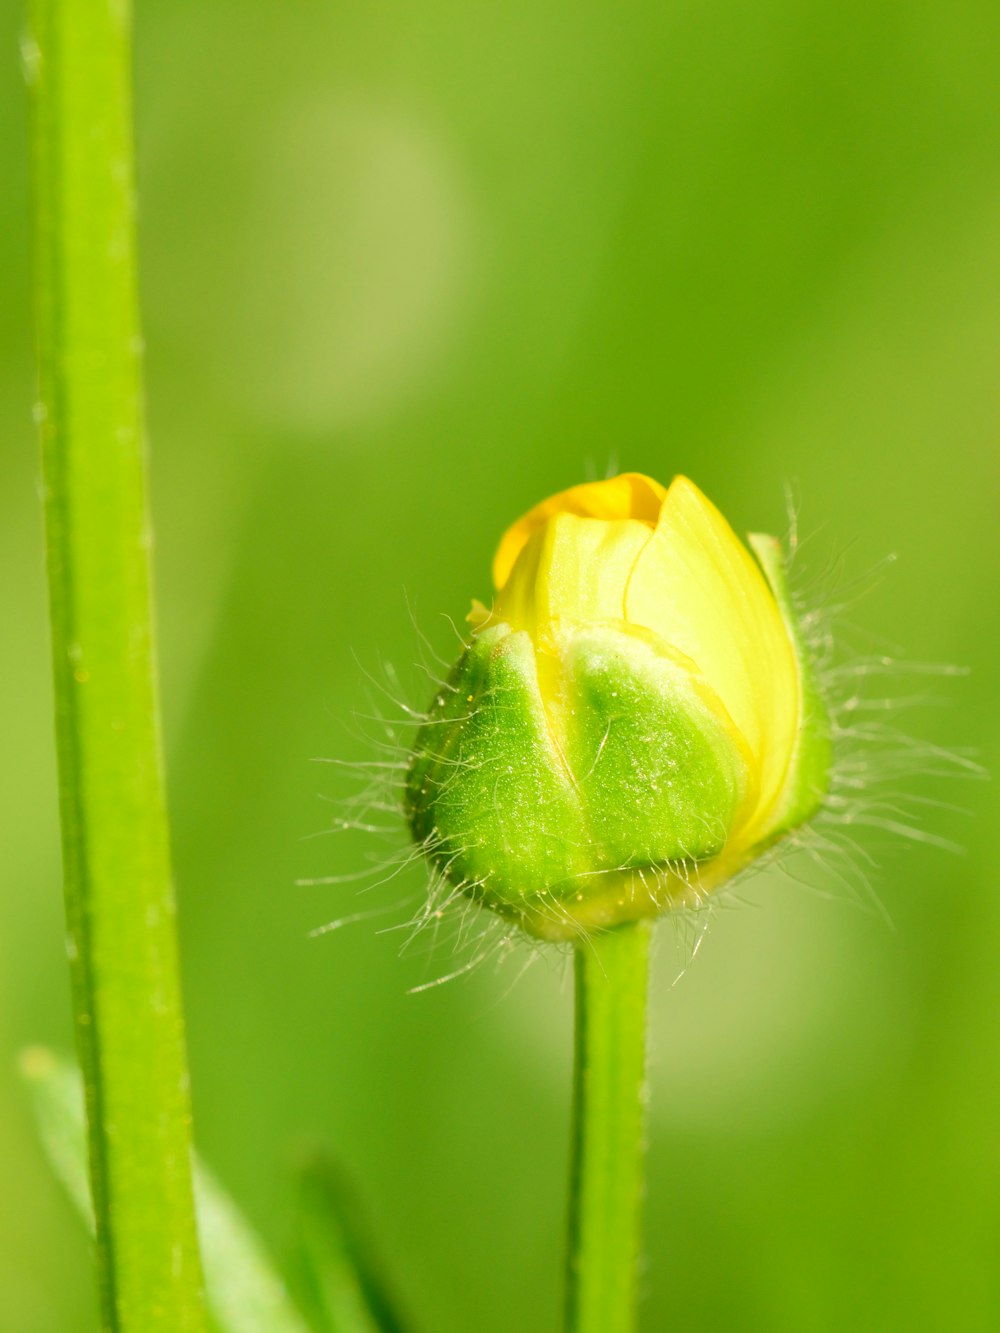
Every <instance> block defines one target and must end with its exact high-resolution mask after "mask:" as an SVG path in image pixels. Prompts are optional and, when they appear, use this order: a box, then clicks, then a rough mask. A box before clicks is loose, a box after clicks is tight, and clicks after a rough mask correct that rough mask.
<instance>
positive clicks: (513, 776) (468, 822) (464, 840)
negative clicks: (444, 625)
mask: <svg viewBox="0 0 1000 1333" xmlns="http://www.w3.org/2000/svg"><path fill="white" fill-rule="evenodd" d="M406 809H407V814H408V817H409V821H410V827H411V830H412V832H413V836H414V838H415V839H416V840H417V841H418V842H419V843H422V844H423V846H424V847H425V849H426V850H427V852H428V854H429V855H430V856H431V858H432V859H433V860H434V861H435V863H436V864H437V865H438V866H439V867H440V868H441V869H442V870H443V872H444V873H445V874H446V875H447V878H448V879H449V880H450V881H451V883H453V884H454V885H456V887H458V888H460V889H462V890H463V891H465V892H467V893H469V894H470V895H471V896H472V897H474V898H477V899H481V900H483V901H485V902H487V903H488V905H489V906H491V907H494V908H496V909H497V910H499V911H501V912H505V913H507V914H509V915H513V916H515V917H518V916H520V913H521V912H522V911H523V910H524V909H525V907H526V905H528V904H530V903H531V902H532V900H536V901H537V899H538V897H539V895H540V894H542V895H544V893H545V890H546V889H547V888H549V887H550V886H552V885H556V884H560V883H564V882H565V881H567V880H569V879H570V878H571V877H572V876H573V875H575V874H576V873H577V872H578V870H579V869H580V868H581V865H582V864H583V860H584V856H585V843H584V830H583V822H582V819H581V815H580V809H579V805H578V802H577V800H576V797H575V793H574V791H573V787H572V784H571V782H570V780H569V776H568V774H567V773H566V770H565V768H564V766H563V765H562V763H561V761H560V757H559V755H558V753H557V751H556V749H555V746H554V744H553V740H552V737H551V735H550V733H549V729H548V724H547V721H546V716H545V709H544V707H543V704H542V699H541V694H540V692H539V689H538V678H537V673H536V665H535V653H534V649H533V647H532V643H531V639H530V638H529V637H528V635H527V634H525V633H513V632H512V631H511V630H510V627H509V626H507V625H496V626H493V627H491V628H490V629H487V630H485V631H484V632H483V633H481V634H478V635H477V636H476V637H475V638H474V639H473V641H472V643H471V644H470V645H469V647H468V648H467V649H466V650H465V652H464V653H463V654H462V656H461V657H460V658H459V660H458V663H457V664H456V666H455V669H454V670H453V672H452V674H451V676H450V678H449V680H448V681H447V682H446V684H445V686H444V688H443V689H442V690H441V692H440V693H439V694H438V695H437V697H436V699H435V701H434V704H433V705H432V707H431V709H430V713H429V716H428V719H427V721H426V723H425V725H424V726H423V727H422V728H421V729H420V731H419V732H418V734H417V740H416V745H415V747H414V754H413V759H412V762H411V765H410V769H409V773H408V775H407V781H406Z"/></svg>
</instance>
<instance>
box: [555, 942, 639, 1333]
mask: <svg viewBox="0 0 1000 1333" xmlns="http://www.w3.org/2000/svg"><path fill="white" fill-rule="evenodd" d="M649 934H650V926H649V923H648V922H645V921H640V922H636V923H634V924H632V925H627V926H619V927H618V928H617V929H615V930H609V931H606V932H604V933H601V934H595V935H592V936H590V937H589V938H588V939H587V940H586V941H582V942H581V943H580V944H579V945H578V946H577V949H576V1061H575V1070H574V1093H573V1161H572V1175H571V1183H570V1228H569V1255H568V1272H567V1303H566V1326H567V1329H568V1330H569V1333H628V1330H631V1329H633V1328H634V1327H635V1286H636V1268H637V1263H638V1257H639V1243H640V1241H639V1235H640V1225H639V1224H640V1213H641V1205H642V1193H643V1185H642V1171H643V1154H644V1147H645V1141H644V1134H645V1130H644V1124H645V1101H646V1093H645V1084H646V1008H647V995H648V979H649Z"/></svg>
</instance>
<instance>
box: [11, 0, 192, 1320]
mask: <svg viewBox="0 0 1000 1333" xmlns="http://www.w3.org/2000/svg"><path fill="white" fill-rule="evenodd" d="M129 18H130V15H129V5H128V2H127V0H33V4H32V9H31V35H30V37H29V38H28V41H27V43H26V47H25V61H26V66H27V73H28V79H29V83H30V84H31V86H32V93H33V99H32V100H33V140H34V143H33V148H34V187H35V203H36V212H35V246H36V293H37V312H38V316H37V317H38V340H39V370H40V382H41V406H40V409H39V415H40V420H41V437H42V453H43V475H44V485H45V517H46V532H47V541H48V561H49V590H50V603H51V617H52V647H53V657H54V666H55V695H56V730H57V741H58V758H59V780H60V798H61V810H62V825H63V858H64V871H65V882H66V912H67V918H68V927H69V944H68V947H69V954H70V964H71V970H72V980H73V1003H74V1011H75V1015H76V1031H77V1042H78V1049H79V1055H80V1063H81V1066H82V1069H83V1074H84V1080H85V1085H86V1097H87V1111H88V1122H89V1149H90V1176H91V1187H92V1192H93V1198H94V1211H95V1218H96V1228H97V1257H98V1270H99V1284H100V1294H101V1308H102V1315H103V1322H104V1327H105V1328H106V1329H109V1330H124V1331H125V1333H160V1331H161V1330H162V1333H167V1330H169V1333H189V1331H190V1330H201V1329H202V1328H204V1316H203V1312H202V1298H201V1272H200V1265H199V1259H198V1249H197V1241H196V1233H195V1221H194V1205H193V1202H192V1189H191V1172H190V1160H189V1158H190V1146H189V1132H190V1110H189V1101H188V1085H187V1070H186V1064H185V1052H184V1035H183V1024H182V1013H181V999H180V990H179V983H178V971H177V951H176V940H175V927H174V902H173V890H172V885H171V877H170V863H169V850H168V839H167V820H166V812H165V807H164V798H163V783H162V777H161V761H160V740H159V727H158V714H157V699H156V688H155V682H154V672H153V643H152V632H151V613H150V576H149V549H150V529H149V521H148V517H147V510H146V483H145V467H144V456H143V433H142V385H141V367H140V351H141V344H140V336H139V322H138V313H137V300H136V278H135V241H134V203H133V199H134V195H133V147H132V107H131V74H130V62H131V40H130V23H129Z"/></svg>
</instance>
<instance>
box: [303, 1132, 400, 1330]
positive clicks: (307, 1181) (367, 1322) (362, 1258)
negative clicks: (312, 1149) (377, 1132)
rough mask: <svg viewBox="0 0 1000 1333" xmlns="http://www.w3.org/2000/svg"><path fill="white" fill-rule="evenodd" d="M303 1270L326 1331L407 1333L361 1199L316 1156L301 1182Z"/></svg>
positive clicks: (306, 1293) (306, 1290) (306, 1291)
mask: <svg viewBox="0 0 1000 1333" xmlns="http://www.w3.org/2000/svg"><path fill="white" fill-rule="evenodd" d="M299 1226H300V1237H299V1251H298V1255H297V1258H298V1272H299V1275H300V1279H301V1285H302V1293H303V1298H304V1300H305V1301H307V1302H308V1304H309V1309H310V1313H311V1315H312V1316H313V1320H314V1324H315V1327H316V1328H317V1329H320V1330H322V1333H402V1331H403V1328H404V1325H403V1322H402V1320H401V1319H400V1317H399V1315H398V1313H397V1310H396V1303H395V1299H394V1298H393V1297H392V1295H391V1294H390V1291H389V1287H388V1284H387V1281H386V1278H385V1275H384V1273H383V1272H382V1270H381V1268H380V1267H379V1265H378V1263H377V1260H376V1258H375V1254H374V1250H373V1247H372V1246H371V1244H370V1242H369V1240H368V1236H367V1233H366V1229H365V1227H364V1224H363V1220H362V1218H361V1215H360V1208H359V1206H358V1203H357V1200H356V1199H355V1197H354V1195H353V1194H352V1192H351V1190H350V1188H349V1187H348V1185H347V1183H346V1182H345V1180H344V1179H343V1178H342V1176H341V1175H340V1173H339V1172H338V1171H337V1169H336V1168H335V1167H334V1166H333V1165H332V1164H331V1163H330V1162H329V1161H328V1160H326V1159H325V1158H323V1157H320V1156H314V1157H312V1158H310V1159H309V1160H308V1161H307V1162H306V1163H305V1165H304V1166H303V1168H302V1170H301V1173H300V1178H299Z"/></svg>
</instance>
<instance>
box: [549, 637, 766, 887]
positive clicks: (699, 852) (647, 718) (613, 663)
mask: <svg viewBox="0 0 1000 1333" xmlns="http://www.w3.org/2000/svg"><path fill="white" fill-rule="evenodd" d="M564 662H565V672H566V677H565V679H566V696H567V697H566V700H565V713H566V722H567V741H566V750H567V757H568V760H569V764H570V767H571V769H572V770H573V772H574V773H575V774H576V785H577V790H578V792H579V796H580V800H581V804H582V808H583V811H584V817H585V820H586V826H587V832H588V835H589V838H590V840H591V846H592V848H593V851H594V855H595V858H596V859H597V860H598V861H599V863H600V865H601V868H602V869H605V870H631V869H638V868H645V867H656V866H660V867H662V866H667V865H669V864H671V863H678V862H689V861H700V860H705V859H707V858H708V857H711V856H714V855H716V854H717V853H718V852H719V851H721V849H722V848H723V846H724V845H725V842H726V838H727V836H728V833H729V829H730V828H731V826H732V823H733V819H734V817H735V815H736V812H737V810H738V808H739V806H740V804H741V803H742V801H743V798H744V796H745V793H746V787H747V765H746V762H745V760H744V758H743V755H742V754H741V752H740V750H739V749H738V748H737V745H736V744H735V743H734V739H733V729H732V724H731V723H728V720H726V721H723V718H722V716H720V713H719V712H718V711H717V710H713V708H712V707H711V706H710V705H709V704H708V703H707V702H706V701H705V700H704V699H703V698H702V697H700V696H699V694H698V693H697V692H696V690H695V688H694V686H693V684H692V680H691V676H690V673H689V672H688V671H687V670H686V669H685V668H684V667H681V666H679V665H677V664H676V663H674V662H672V661H670V660H669V659H667V658H666V657H664V656H663V655H662V654H661V653H659V652H657V651H656V650H655V648H653V647H652V646H650V645H649V644H647V643H646V642H644V641H643V640H642V639H641V638H638V637H636V636H635V635H632V634H628V633H625V632H623V631H621V630H619V629H611V628H594V629H589V630H582V631H580V632H578V633H576V634H574V635H573V636H572V637H571V638H570V639H569V641H568V644H567V648H566V653H565V657H564Z"/></svg>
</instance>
